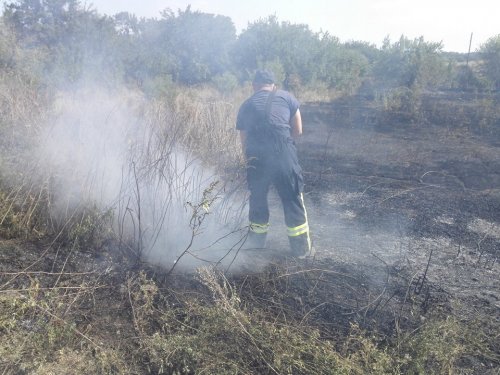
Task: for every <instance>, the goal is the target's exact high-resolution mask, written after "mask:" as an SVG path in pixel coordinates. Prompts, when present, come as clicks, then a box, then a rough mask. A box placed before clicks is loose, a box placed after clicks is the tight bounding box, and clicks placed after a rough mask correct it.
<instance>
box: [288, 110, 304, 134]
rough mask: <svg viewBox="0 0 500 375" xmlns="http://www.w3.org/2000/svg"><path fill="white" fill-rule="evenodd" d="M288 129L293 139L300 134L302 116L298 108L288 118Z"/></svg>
mask: <svg viewBox="0 0 500 375" xmlns="http://www.w3.org/2000/svg"><path fill="white" fill-rule="evenodd" d="M290 131H291V134H292V137H293V139H297V138H298V137H300V136H301V135H302V117H301V115H300V110H299V109H297V112H295V115H294V116H293V117H292V118H291V119H290Z"/></svg>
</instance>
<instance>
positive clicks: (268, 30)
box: [234, 16, 320, 82]
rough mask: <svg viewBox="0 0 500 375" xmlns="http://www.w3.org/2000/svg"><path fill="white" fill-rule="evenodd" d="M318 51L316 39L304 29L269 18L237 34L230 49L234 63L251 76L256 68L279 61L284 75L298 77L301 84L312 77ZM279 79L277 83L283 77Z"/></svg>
mask: <svg viewBox="0 0 500 375" xmlns="http://www.w3.org/2000/svg"><path fill="white" fill-rule="evenodd" d="M319 48H320V43H319V39H318V36H317V34H315V33H313V32H312V31H311V30H310V29H309V27H308V26H306V25H294V24H291V23H288V22H282V23H279V22H278V20H277V18H276V17H274V16H271V17H268V18H266V19H263V20H259V21H256V22H254V23H252V24H250V25H249V27H248V28H247V29H246V30H244V31H243V32H242V33H241V34H240V36H239V38H238V42H237V44H236V46H235V50H234V54H235V64H236V65H237V66H238V67H239V68H240V69H241V70H243V71H244V72H247V74H251V73H252V72H253V71H255V70H256V69H257V68H260V67H263V66H265V65H266V64H268V63H270V62H274V63H276V62H277V61H279V63H280V64H281V65H282V67H283V70H284V72H286V73H288V74H292V73H296V74H299V75H300V77H301V79H302V80H303V81H304V82H309V81H311V79H312V78H313V76H314V71H315V64H316V61H315V57H316V56H317V55H318V53H319ZM243 78H245V79H248V78H250V77H249V76H248V75H247V76H246V77H243ZM279 78H280V79H279V81H280V80H281V79H284V75H283V77H279Z"/></svg>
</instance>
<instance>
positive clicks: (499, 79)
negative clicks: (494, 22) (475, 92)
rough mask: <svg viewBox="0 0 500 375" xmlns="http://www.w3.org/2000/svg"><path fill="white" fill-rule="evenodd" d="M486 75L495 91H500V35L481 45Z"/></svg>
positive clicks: (480, 50)
mask: <svg viewBox="0 0 500 375" xmlns="http://www.w3.org/2000/svg"><path fill="white" fill-rule="evenodd" d="M479 52H480V53H481V56H482V58H483V64H484V74H485V76H486V78H487V80H488V81H489V83H490V86H491V87H492V88H493V89H496V90H500V34H498V35H496V36H493V37H491V38H489V39H488V40H487V41H486V43H484V44H483V45H481V47H480V49H479Z"/></svg>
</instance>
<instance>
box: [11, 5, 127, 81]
mask: <svg viewBox="0 0 500 375" xmlns="http://www.w3.org/2000/svg"><path fill="white" fill-rule="evenodd" d="M3 17H4V20H5V22H6V23H7V24H8V25H10V26H11V27H12V28H13V29H14V30H15V31H16V34H17V36H18V38H19V40H20V42H21V43H22V44H23V46H24V47H26V48H36V49H40V50H42V51H45V60H44V61H40V64H41V65H43V68H42V70H43V75H44V78H45V79H46V80H49V81H51V82H52V83H56V84H67V83H68V82H69V83H72V82H76V81H78V80H80V79H82V78H86V77H92V78H99V79H100V80H102V78H103V77H106V78H108V79H110V80H112V79H113V78H112V77H115V76H119V75H120V73H119V72H120V70H121V64H120V63H119V61H117V60H116V56H117V55H116V53H114V52H115V48H116V35H117V33H116V31H115V27H114V22H113V20H112V19H111V18H108V17H104V16H99V15H98V14H97V13H96V11H95V10H93V9H91V8H85V7H83V6H81V5H80V2H79V1H78V0H18V1H15V2H12V3H9V4H7V5H6V6H5V10H4V15H3Z"/></svg>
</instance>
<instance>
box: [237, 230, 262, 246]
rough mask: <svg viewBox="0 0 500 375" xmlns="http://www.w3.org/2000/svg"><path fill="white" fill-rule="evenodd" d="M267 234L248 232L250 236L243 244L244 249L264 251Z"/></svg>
mask: <svg viewBox="0 0 500 375" xmlns="http://www.w3.org/2000/svg"><path fill="white" fill-rule="evenodd" d="M266 238H267V233H255V232H252V231H248V236H247V238H246V240H245V243H244V244H243V248H244V249H264V248H265V247H266Z"/></svg>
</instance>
